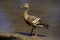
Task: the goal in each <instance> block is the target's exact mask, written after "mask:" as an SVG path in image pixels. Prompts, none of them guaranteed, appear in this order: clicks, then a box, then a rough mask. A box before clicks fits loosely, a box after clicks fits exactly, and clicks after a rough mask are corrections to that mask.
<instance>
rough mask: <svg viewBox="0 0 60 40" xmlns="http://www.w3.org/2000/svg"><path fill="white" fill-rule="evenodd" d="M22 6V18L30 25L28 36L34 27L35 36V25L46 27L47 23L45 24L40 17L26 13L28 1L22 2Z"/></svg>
mask: <svg viewBox="0 0 60 40" xmlns="http://www.w3.org/2000/svg"><path fill="white" fill-rule="evenodd" d="M23 7H24V8H25V12H24V20H25V22H26V23H27V24H28V25H31V26H32V29H31V33H30V36H32V32H33V29H35V36H37V34H38V33H37V29H36V27H40V28H46V29H48V24H46V23H45V24H44V23H42V22H41V21H40V20H41V17H37V16H34V15H30V14H29V13H28V12H29V4H28V3H24V4H23Z"/></svg>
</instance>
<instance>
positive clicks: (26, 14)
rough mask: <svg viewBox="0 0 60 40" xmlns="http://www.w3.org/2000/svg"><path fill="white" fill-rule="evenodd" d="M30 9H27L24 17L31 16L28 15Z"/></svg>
mask: <svg viewBox="0 0 60 40" xmlns="http://www.w3.org/2000/svg"><path fill="white" fill-rule="evenodd" d="M28 11H29V8H27V9H26V11H25V13H24V17H25V18H27V17H28V16H29V14H28Z"/></svg>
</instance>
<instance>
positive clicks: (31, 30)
mask: <svg viewBox="0 0 60 40" xmlns="http://www.w3.org/2000/svg"><path fill="white" fill-rule="evenodd" d="M32 32H33V27H32V29H31V33H30V36H32Z"/></svg>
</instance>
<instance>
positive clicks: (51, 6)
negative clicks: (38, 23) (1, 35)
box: [0, 0, 60, 40]
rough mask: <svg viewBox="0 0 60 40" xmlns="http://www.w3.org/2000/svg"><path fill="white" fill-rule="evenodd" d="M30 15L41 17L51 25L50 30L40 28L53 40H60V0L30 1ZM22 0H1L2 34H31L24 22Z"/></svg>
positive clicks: (40, 30) (39, 32)
mask: <svg viewBox="0 0 60 40" xmlns="http://www.w3.org/2000/svg"><path fill="white" fill-rule="evenodd" d="M28 3H29V4H30V10H29V14H31V15H34V16H38V17H41V18H42V20H43V21H44V22H46V23H48V24H49V30H46V29H41V28H38V29H39V31H38V34H45V35H47V38H50V39H51V40H60V0H29V1H28ZM21 5H22V3H21V0H0V32H30V31H31V28H32V27H31V26H29V25H28V24H26V23H25V21H24V17H23V14H24V11H25V10H24V9H21V8H20V6H21Z"/></svg>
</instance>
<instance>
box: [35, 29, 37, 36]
mask: <svg viewBox="0 0 60 40" xmlns="http://www.w3.org/2000/svg"><path fill="white" fill-rule="evenodd" d="M37 34H38V33H37V29H35V37H37V36H38V35H37Z"/></svg>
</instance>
